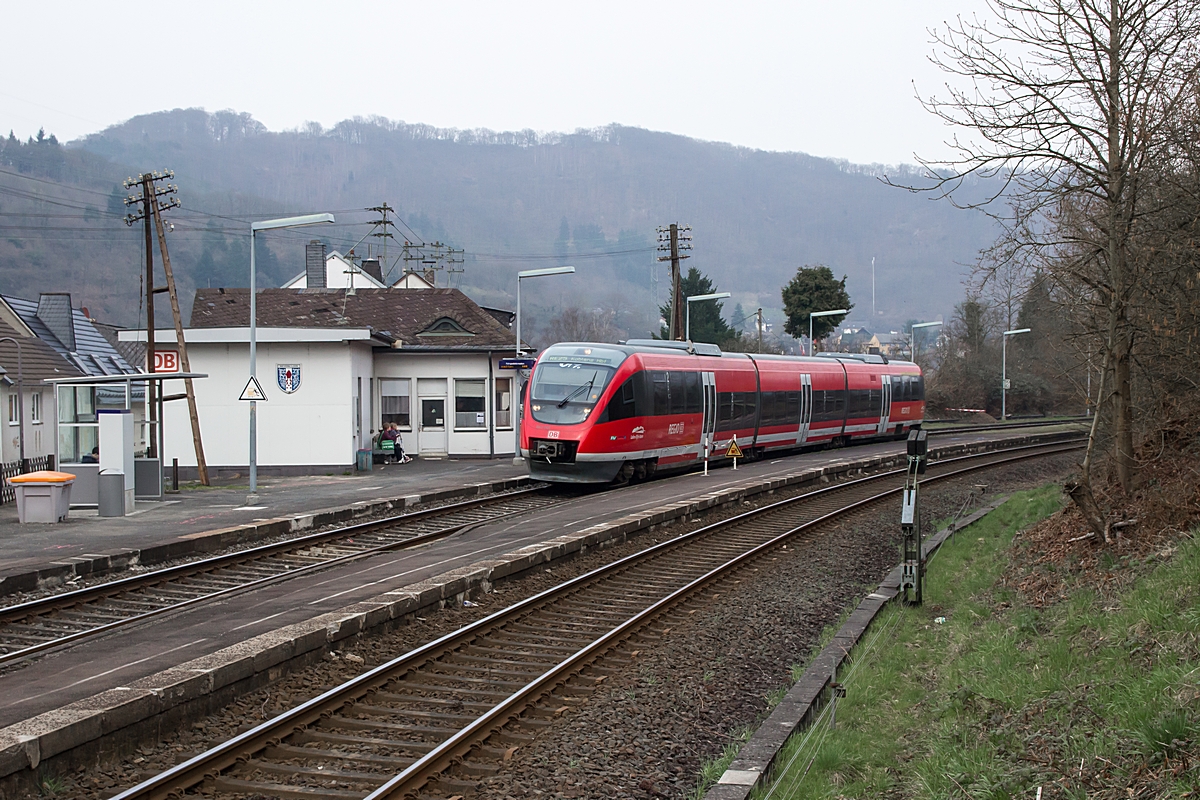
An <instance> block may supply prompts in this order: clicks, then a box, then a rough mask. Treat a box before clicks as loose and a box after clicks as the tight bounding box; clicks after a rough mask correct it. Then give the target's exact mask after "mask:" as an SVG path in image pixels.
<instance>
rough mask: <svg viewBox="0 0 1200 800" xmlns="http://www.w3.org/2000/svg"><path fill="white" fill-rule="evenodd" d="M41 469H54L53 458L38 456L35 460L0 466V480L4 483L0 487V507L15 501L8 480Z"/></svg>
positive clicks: (15, 493) (15, 496)
mask: <svg viewBox="0 0 1200 800" xmlns="http://www.w3.org/2000/svg"><path fill="white" fill-rule="evenodd" d="M42 469H54V456H52V455H51V456H38V457H37V458H27V459H25V460H24V461H9V462H7V463H4V464H0V480H3V483H4V485H3V486H2V487H0V505H4V504H5V503H12V502H14V501H15V500H16V499H17V492H16V490H15V489H13V487H11V486H9V485H8V479H9V478H15V477H16V476H18V475H24V474H25V473H26V472H37V471H38V470H42Z"/></svg>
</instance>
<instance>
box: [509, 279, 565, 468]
mask: <svg viewBox="0 0 1200 800" xmlns="http://www.w3.org/2000/svg"><path fill="white" fill-rule="evenodd" d="M574 271H575V268H574V267H546V268H545V269H527V270H524V271H522V272H518V273H517V316H516V328H517V346H516V348H515V350H516V356H517V358H520V357H521V279H522V278H541V277H544V276H546V275H569V274H571V273H573V272H574ZM524 396H525V374H524V370H521V369H518V370H517V419H516V422H515V423H513V433H514V434H515V435H516V453H515V454H514V455H513V465H514V466H518V467H519V466H521V465H522V464H524V463H525V459H524V458H522V457H521V417H522V416H523V415H524V413H525V404H524V403H523V402H521V401H522V398H523V397H524Z"/></svg>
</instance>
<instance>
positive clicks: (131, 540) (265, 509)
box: [0, 456, 527, 580]
mask: <svg viewBox="0 0 1200 800" xmlns="http://www.w3.org/2000/svg"><path fill="white" fill-rule="evenodd" d="M525 475H527V472H526V470H525V469H524V468H523V467H517V466H513V463H512V457H511V456H510V457H508V458H503V459H494V460H480V459H463V460H456V459H445V460H435V461H429V460H416V461H413V462H412V463H410V464H395V465H388V466H382V465H376V467H375V469H374V471H372V472H363V473H357V474H351V475H308V476H303V477H291V478H274V477H268V478H264V479H263V480H262V481H260V482H259V486H258V489H259V491H258V495H259V500H258V503H257V504H256V505H253V506H247V505H246V493H247V490H248V488H249V487H248V485H247V484H246V483H240V484H233V485H229V486H217V487H211V488H209V487H199V488H188V489H181V490H180V492H179V493H178V494H167V495H164V496H163V498H164V499H163V500H162V501H161V502H149V501H139V502H138V503H137V509H136V510H135V512H134V513H133V514H132V515H130V516H126V517H100V516H98V514H97V512H96V511H95V510H94V509H91V510H87V509H84V510H79V509H75V510H72V511H71V513H70V514H69V515H68V517H67V519H66V520H65V521H64V522H60V523H57V524H54V525H46V524H25V525H22V524H20V523H19V522H18V521H17V507H16V504H15V503H11V504H7V505H3V506H0V580H3V578H4V577H5V576H9V575H16V574H20V573H26V572H28V571H30V570H36V569H40V568H43V567H44V566H46V565H47V564H51V563H54V562H60V561H63V560H66V559H71V558H82V557H86V556H88V555H90V554H100V553H112V552H117V551H122V550H143V549H146V548H148V547H151V546H155V545H161V544H163V543H165V542H170V541H172V540H180V539H186V538H187V537H190V536H194V535H196V534H202V533H205V532H208V531H212V530H217V529H223V528H230V527H236V526H239V525H246V524H248V523H253V522H261V521H264V520H268V519H272V518H278V517H287V516H295V515H298V514H308V513H312V512H314V511H319V510H324V509H329V508H337V507H345V506H350V505H352V504H354V503H357V502H364V501H372V500H376V499H380V498H389V499H390V498H398V497H405V496H410V495H430V494H436V493H438V492H443V491H447V490H454V489H461V488H462V487H464V486H470V485H472V484H481V483H496V482H502V481H505V480H512V479H515V478H519V477H524V476H525Z"/></svg>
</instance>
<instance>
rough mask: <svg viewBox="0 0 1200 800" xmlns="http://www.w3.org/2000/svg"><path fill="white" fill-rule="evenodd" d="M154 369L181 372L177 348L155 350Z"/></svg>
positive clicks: (156, 370)
mask: <svg viewBox="0 0 1200 800" xmlns="http://www.w3.org/2000/svg"><path fill="white" fill-rule="evenodd" d="M154 371H155V372H179V353H178V352H176V351H175V350H155V351H154Z"/></svg>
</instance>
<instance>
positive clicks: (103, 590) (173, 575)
mask: <svg viewBox="0 0 1200 800" xmlns="http://www.w3.org/2000/svg"><path fill="white" fill-rule="evenodd" d="M544 489H545V487H544V486H536V487H530V488H527V489H520V490H517V491H515V492H507V493H504V494H497V495H492V496H488V497H484V498H476V499H473V500H468V501H464V502H461V503H453V504H450V505H447V506H439V507H437V508H432V509H423V510H421V511H414V512H410V513H408V514H398V515H395V516H391V517H387V518H384V519H379V520H371V521H368V522H361V523H357V524H354V525H349V526H345V527H342V528H336V529H333V530H329V531H321V532H318V533H313V534H308V535H305V536H301V537H298V538H295V539H288V540H285V541H281V542H274V543H271V544H266V545H260V546H258V547H253V548H249V549H247V550H238V551H236V552H233V553H226V554H223V555H219V556H213V557H211V558H206V559H202V560H200V561H192V562H188V563H186V564H179V565H176V566H173V567H167V568H165V569H162V570H156V571H154V572H150V573H145V574H142V575H132V576H129V577H127V578H121V579H119V580H115V581H109V582H106V583H103V584H100V585H97V586H92V587H86V588H83V589H78V590H75V591H72V592H65V593H62V594H56V595H50V596H49V597H45V598H40V599H38V600H33V601H30V602H27V603H22V604H19V605H13V606H7V607H4V608H0V625H5V624H13V623H19V622H22V621H24V620H28V619H29V618H31V617H39V616H40V617H46V616H47V615H50V614H53V613H56V612H60V611H64V610H67V609H72V608H78V607H80V606H86V605H87V604H91V603H99V602H103V601H106V600H112V599H116V598H118V597H119V596H121V595H124V594H128V593H130V592H136V591H139V590H154V589H156V588H157V589H161V588H165V587H167V586H169V584H170V583H171V582H172V581H176V582H177V581H179V580H182V579H187V578H192V577H195V576H198V575H205V574H210V573H212V572H214V571H216V570H220V569H228V568H231V567H238V566H245V565H247V564H250V563H253V562H255V561H260V560H263V559H265V558H270V557H273V556H279V555H286V554H290V553H294V552H296V551H301V550H305V549H307V548H310V547H313V546H314V545H321V544H328V543H330V542H333V541H337V540H339V539H346V538H351V537H354V536H359V535H362V534H364V533H370V532H375V531H379V530H384V529H388V528H395V527H399V526H402V525H406V524H411V523H413V522H417V521H421V520H426V519H430V518H437V517H442V516H452V515H454V514H456V513H459V512H462V511H467V510H470V509H475V508H479V507H481V506H487V505H503V504H505V503H507V502H508V501H511V500H512V499H514V498H522V497H530V496H536V495H538V494H539V493H540V492H542V491H543V490H544ZM536 508H538V506H535V507H533V508H531V509H526V510H523V511H521V512H520V513H526V511H528V510H534V509H536ZM512 513H514V512H513V511H511V510H509V511H505V512H504V515H509V514H512ZM482 521H486V520H469V521H466V522H462V523H457V524H454V525H450V526H447V527H445V528H440V529H438V530H434V531H430V532H427V533H422V534H417V535H415V536H411V537H408V538H403V539H398V540H396V541H393V542H388V543H385V544H382V545H377V546H375V547H369V548H365V549H363V550H360V551H358V552H354V553H349V554H346V555H342V556H337V557H334V558H330V559H325V560H323V561H319V562H316V563H313V564H308V565H305V566H301V567H295V568H290V569H285V570H283V571H282V572H279V573H278V574H275V575H270V576H267V577H264V578H259V579H257V580H252V581H247V582H245V583H242V584H239V585H237V586H232V587H229V588H226V589H221V590H218V591H215V592H210V593H207V594H202V595H198V596H196V597H193V598H189V599H187V600H183V601H180V602H178V603H172V604H168V605H165V606H163V607H161V608H156V609H152V610H150V611H145V612H142V613H137V614H133V615H130V616H129V617H127V618H125V619H121V620H117V621H114V622H110V623H107V624H103V625H98V626H96V627H93V628H87V629H85V630H81V631H78V632H75V633H71V634H68V635H66V636H62V637H58V638H55V639H50V640H47V641H46V642H43V643H40V644H35V645H31V646H29V647H26V648H22V649H20V650H15V651H13V652H10V653H3V654H0V665H4V664H9V663H13V662H16V661H19V660H22V659H26V658H29V657H31V656H34V655H37V654H39V653H44V652H46V651H48V650H52V649H55V648H58V647H64V646H67V645H69V644H75V643H78V642H80V641H82V640H84V639H89V638H92V637H95V636H101V635H104V634H106V633H111V632H112V631H115V630H118V629H120V628H124V627H129V626H132V625H136V624H140V623H142V622H145V621H147V620H149V619H153V618H156V617H160V616H163V615H165V614H173V613H177V612H179V611H183V610H185V609H188V608H191V607H192V606H196V605H200V604H203V603H208V602H212V601H214V600H218V599H222V598H228V597H231V596H233V595H236V594H240V593H243V592H247V591H252V590H254V589H260V588H263V587H265V586H269V585H271V584H275V583H281V582H283V581H287V580H291V579H292V578H296V577H299V576H301V575H307V574H311V573H313V572H318V571H321V570H325V569H329V568H331V567H335V566H338V565H340V564H345V563H348V562H351V561H356V560H360V559H363V558H369V557H371V556H374V555H378V554H380V553H385V552H389V551H392V550H399V549H404V548H408V547H417V546H420V545H424V544H428V543H430V542H434V541H437V540H439V539H444V538H446V537H447V536H452V535H454V534H456V533H458V532H460V531H462V530H464V529H465V528H468V527H472V526H475V525H478V524H480V522H482ZM2 637H3V630H0V638H2Z"/></svg>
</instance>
